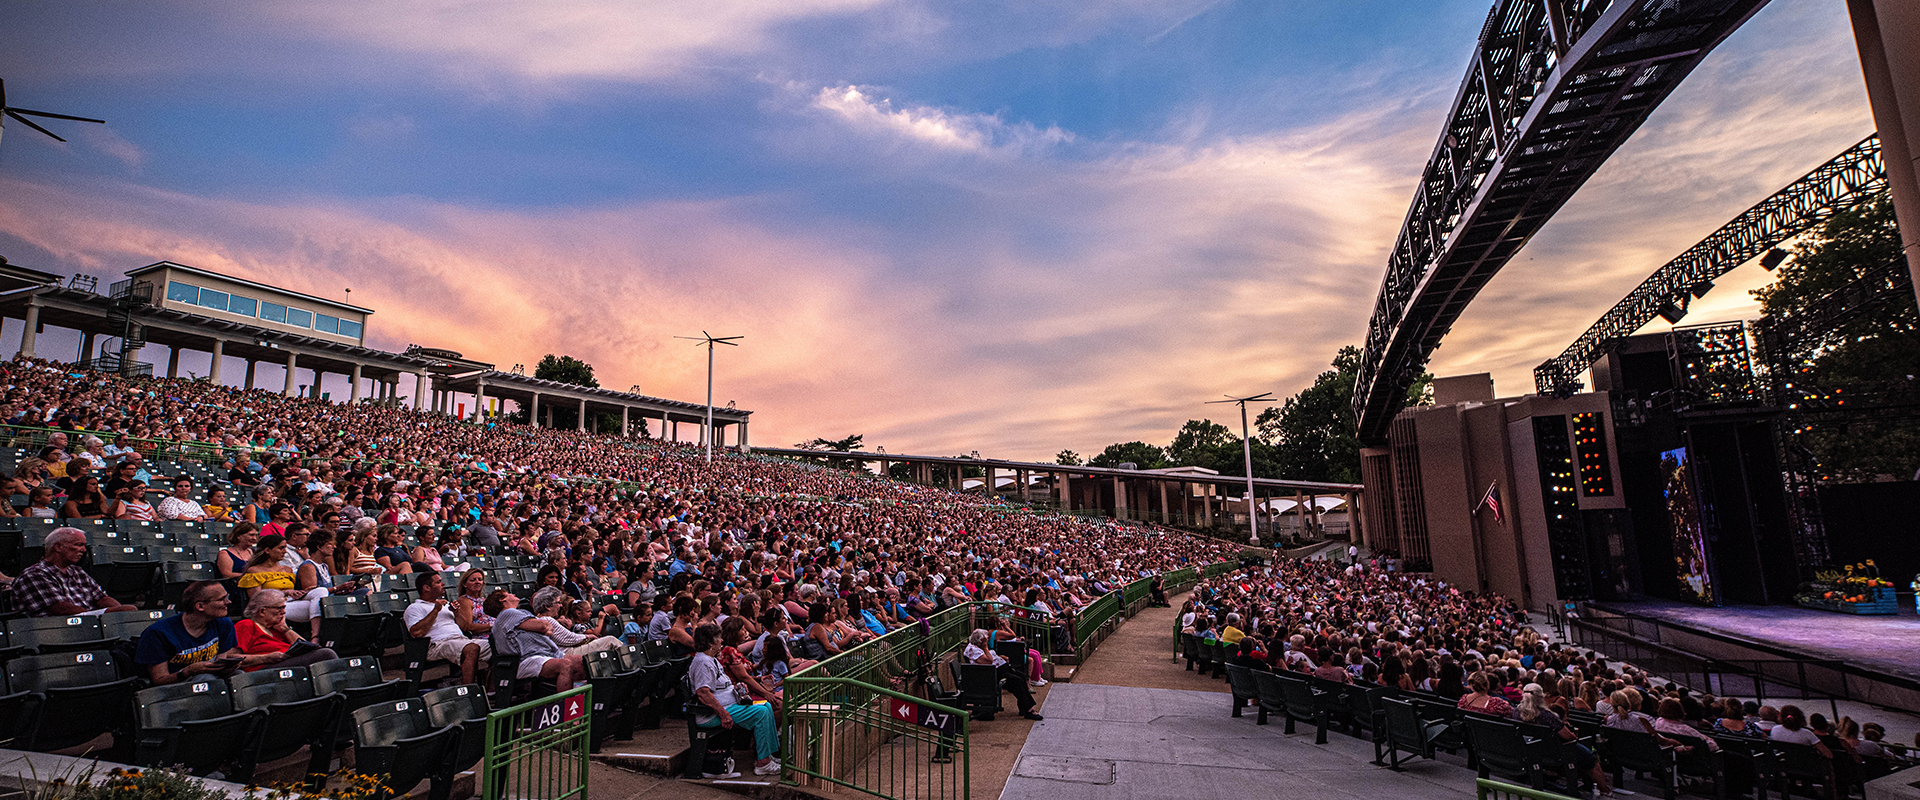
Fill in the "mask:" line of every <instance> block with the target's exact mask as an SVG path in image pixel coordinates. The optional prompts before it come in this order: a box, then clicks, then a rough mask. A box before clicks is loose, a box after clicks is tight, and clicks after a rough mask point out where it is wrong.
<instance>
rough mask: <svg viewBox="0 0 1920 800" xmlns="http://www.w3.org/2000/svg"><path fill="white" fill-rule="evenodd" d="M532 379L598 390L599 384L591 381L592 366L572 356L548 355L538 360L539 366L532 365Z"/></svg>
mask: <svg viewBox="0 0 1920 800" xmlns="http://www.w3.org/2000/svg"><path fill="white" fill-rule="evenodd" d="M533 377H535V378H538V379H540V380H543V381H553V382H555V383H567V384H572V385H574V386H586V387H590V388H594V389H598V388H600V382H599V381H597V380H594V379H593V365H592V364H589V363H587V362H585V361H581V360H580V359H577V358H574V357H573V356H555V355H554V354H552V353H548V354H547V355H546V356H545V357H543V358H541V359H540V363H539V364H536V365H534V367H533Z"/></svg>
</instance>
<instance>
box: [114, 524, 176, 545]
mask: <svg viewBox="0 0 1920 800" xmlns="http://www.w3.org/2000/svg"><path fill="white" fill-rule="evenodd" d="M112 529H113V531H114V532H115V533H116V534H117V535H119V536H122V537H125V538H127V539H129V540H132V539H139V538H161V539H165V538H167V535H166V533H167V529H166V527H165V523H160V522H155V521H153V520H150V519H116V520H114V521H113V524H112Z"/></svg>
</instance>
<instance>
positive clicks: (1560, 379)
mask: <svg viewBox="0 0 1920 800" xmlns="http://www.w3.org/2000/svg"><path fill="white" fill-rule="evenodd" d="M1886 190H1887V170H1886V163H1885V161H1884V160H1883V159H1882V157H1881V154H1880V137H1878V136H1868V137H1867V138H1865V139H1863V140H1861V141H1860V143H1859V144H1856V145H1854V146H1852V147H1849V148H1847V149H1846V150H1845V151H1844V152H1842V153H1841V154H1840V155H1837V156H1834V157H1833V160H1831V161H1828V162H1827V163H1825V164H1821V165H1820V166H1819V167H1817V168H1815V169H1814V170H1813V171H1812V172H1809V173H1807V174H1806V175H1805V176H1802V177H1801V178H1800V179H1799V180H1797V181H1794V182H1793V183H1790V184H1787V187H1786V188H1784V189H1781V190H1780V191H1778V192H1775V193H1774V194H1773V196H1772V197H1768V198H1767V199H1765V200H1762V201H1760V202H1759V203H1757V204H1755V205H1754V207H1752V208H1749V209H1747V210H1746V211H1745V212H1742V213H1741V214H1740V215H1739V216H1737V217H1734V218H1733V219H1732V221H1730V222H1728V223H1727V224H1725V225H1722V226H1720V229H1719V230H1717V231H1714V232H1713V234H1712V235H1710V236H1708V237H1707V238H1705V239H1702V240H1700V243H1699V244H1696V245H1694V246H1692V247H1689V248H1687V251H1686V252H1684V253H1681V254H1680V255H1678V256H1676V257H1674V259H1673V260H1672V261H1669V262H1667V263H1666V264H1665V265H1663V266H1661V267H1660V268H1659V269H1657V270H1655V271H1654V273H1653V275H1652V276H1650V277H1648V278H1647V279H1646V281H1645V282H1643V283H1641V284H1640V285H1639V286H1638V287H1636V288H1635V289H1634V290H1633V291H1632V292H1630V293H1628V294H1627V296H1626V298H1624V299H1622V300H1621V301H1620V302H1619V303H1618V304H1616V305H1614V307H1613V308H1612V309H1610V310H1609V311H1607V313H1606V314H1605V315H1603V316H1601V317H1600V320H1599V321H1598V322H1595V323H1593V327H1590V328H1588V329H1587V332H1586V333H1583V334H1580V338H1579V339H1576V340H1574V342H1573V344H1572V345H1569V346H1568V347H1567V350H1566V352H1564V353H1561V354H1560V355H1559V356H1558V357H1556V358H1553V359H1550V360H1548V361H1547V362H1546V363H1543V364H1541V365H1540V366H1538V367H1535V368H1534V370H1533V383H1534V388H1536V389H1537V390H1539V392H1540V393H1541V394H1556V393H1557V394H1570V393H1572V392H1574V391H1578V390H1579V388H1580V373H1582V372H1584V371H1586V369H1587V368H1588V367H1590V366H1593V360H1594V359H1595V358H1597V357H1599V355H1600V351H1601V349H1602V348H1604V347H1605V346H1606V345H1607V343H1608V342H1611V341H1613V340H1615V339H1618V338H1620V337H1623V336H1631V335H1633V332H1634V331H1637V330H1640V328H1641V326H1643V325H1646V324H1647V323H1649V322H1652V321H1653V319H1654V317H1656V316H1659V314H1660V310H1661V308H1662V307H1664V306H1665V305H1666V304H1667V303H1669V302H1671V303H1675V304H1676V305H1679V306H1680V307H1682V308H1684V307H1685V306H1684V304H1685V302H1686V298H1687V297H1688V296H1689V293H1690V292H1694V290H1695V288H1696V287H1700V286H1702V285H1706V284H1711V283H1712V282H1713V280H1714V279H1716V278H1719V277H1720V276H1722V275H1725V274H1727V273H1728V272H1731V271H1732V270H1733V268H1735V267H1738V266H1740V265H1741V264H1745V263H1747V262H1748V261H1751V260H1753V259H1754V258H1755V257H1757V256H1759V255H1761V254H1762V253H1765V252H1767V251H1768V250H1769V249H1771V248H1773V247H1775V246H1778V245H1780V244H1781V243H1783V242H1786V241H1787V240H1788V239H1792V238H1793V237H1795V236H1799V235H1800V234H1802V233H1805V232H1807V231H1808V230H1811V229H1812V228H1813V227H1814V226H1816V225H1819V224H1821V223H1823V222H1826V221H1827V220H1828V219H1831V218H1832V217H1833V215H1834V214H1837V213H1839V212H1841V211H1845V210H1848V209H1852V208H1857V207H1859V206H1861V205H1864V204H1865V203H1867V202H1868V201H1870V200H1872V199H1873V198H1874V197H1877V196H1879V195H1880V194H1881V193H1883V192H1885V191H1886ZM1782 255H1783V256H1784V254H1782ZM1769 268H1771V265H1769ZM1698 295H1699V293H1697V292H1694V293H1693V295H1692V296H1698Z"/></svg>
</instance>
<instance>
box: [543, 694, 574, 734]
mask: <svg viewBox="0 0 1920 800" xmlns="http://www.w3.org/2000/svg"><path fill="white" fill-rule="evenodd" d="M586 713H587V698H586V697H585V696H584V695H577V694H576V695H571V696H569V697H564V698H561V699H559V700H556V701H554V702H552V703H549V704H547V705H545V706H542V707H541V708H540V709H538V710H537V711H535V712H534V716H533V729H534V730H536V731H543V730H546V729H548V728H551V727H553V726H555V725H558V724H560V723H562V722H569V721H572V720H576V719H579V718H580V717H582V716H584V715H585V714H586Z"/></svg>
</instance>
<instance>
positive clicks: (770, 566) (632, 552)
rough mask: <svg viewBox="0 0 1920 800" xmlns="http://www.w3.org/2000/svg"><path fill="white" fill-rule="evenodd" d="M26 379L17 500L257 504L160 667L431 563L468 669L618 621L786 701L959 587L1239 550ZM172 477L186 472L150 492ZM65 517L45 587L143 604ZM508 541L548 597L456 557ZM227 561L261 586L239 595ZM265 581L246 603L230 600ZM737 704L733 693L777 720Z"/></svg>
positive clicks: (182, 664)
mask: <svg viewBox="0 0 1920 800" xmlns="http://www.w3.org/2000/svg"><path fill="white" fill-rule="evenodd" d="M0 386H4V390H3V391H0V424H3V425H8V426H13V429H12V430H13V433H12V437H13V442H14V444H15V446H20V445H21V444H25V443H33V442H38V441H40V440H41V437H38V436H36V434H35V431H36V430H39V431H40V432H41V433H44V429H54V432H53V433H52V434H51V435H49V436H44V441H45V444H44V445H43V446H41V447H40V448H39V449H38V450H37V451H36V452H35V453H34V455H33V456H32V457H29V458H26V459H24V460H23V461H21V462H20V464H19V465H18V467H17V468H16V469H15V472H14V474H13V475H12V476H11V477H9V478H7V479H6V481H7V486H6V487H5V488H6V490H7V491H6V493H7V494H19V495H25V496H27V497H28V498H29V503H28V505H27V507H26V508H25V509H24V510H22V509H18V508H15V507H14V506H12V505H9V504H4V503H0V516H3V515H9V514H14V515H18V514H25V515H30V516H44V517H51V518H59V517H64V518H68V519H121V520H152V519H159V520H222V521H227V522H232V523H235V525H234V526H233V527H232V532H231V534H230V535H229V536H228V540H227V542H226V546H225V547H224V548H222V549H221V550H220V552H219V554H218V557H217V558H216V559H215V562H214V567H215V569H216V571H217V574H218V577H219V579H220V581H222V582H224V584H223V583H221V582H213V583H209V584H206V585H205V586H202V585H200V584H196V585H195V587H193V588H191V589H190V590H189V591H188V592H187V593H186V596H185V597H184V599H183V600H182V602H181V603H180V610H181V611H182V612H183V613H182V614H181V615H180V616H179V617H177V618H174V620H176V621H170V622H169V624H168V625H167V627H166V629H165V632H164V633H160V634H157V636H158V637H159V639H162V640H164V641H156V642H155V643H153V644H152V645H151V646H149V643H148V642H147V641H145V640H144V639H143V640H142V642H141V655H140V663H141V664H142V665H143V666H145V667H150V668H153V669H154V670H155V672H154V679H155V680H161V676H162V674H163V673H164V675H166V676H170V677H171V678H172V679H177V678H178V677H179V676H180V675H181V674H182V673H186V672H187V671H188V670H189V669H194V670H206V669H212V668H213V667H208V666H193V665H195V664H200V663H202V662H211V661H221V662H222V663H223V664H226V665H227V666H228V667H231V668H249V667H254V666H261V665H264V664H266V663H274V661H275V660H277V659H285V658H289V657H310V656H311V654H312V653H313V650H312V649H311V648H310V647H303V646H302V645H301V644H300V643H301V642H303V641H305V640H306V638H307V637H312V636H313V635H314V634H315V633H316V632H317V629H318V624H319V618H320V616H321V615H320V614H319V613H318V605H319V601H320V600H321V599H322V598H324V597H327V596H329V595H330V594H339V593H352V592H358V591H361V590H363V589H364V588H366V585H367V578H369V577H371V576H377V575H405V576H409V577H408V578H406V579H404V580H407V581H408V582H409V583H412V584H413V585H414V586H415V587H416V589H417V591H418V599H417V600H416V601H415V602H414V603H413V605H412V606H411V607H410V608H408V609H407V610H406V613H405V622H406V624H407V626H408V629H409V632H410V633H412V634H414V635H416V636H421V637H425V638H428V639H430V640H431V642H432V648H433V650H432V654H433V655H434V656H435V657H439V658H444V659H446V660H448V661H450V662H453V663H456V664H458V665H459V670H460V672H461V673H462V678H463V680H473V679H475V678H476V675H475V673H476V671H477V670H479V669H481V668H483V667H484V665H485V664H486V663H487V660H488V658H489V656H490V655H491V654H492V652H494V651H495V650H501V651H504V652H509V653H512V654H515V655H518V656H520V658H521V660H520V666H519V672H520V674H521V675H522V676H523V677H533V676H543V677H546V678H549V679H552V680H553V681H554V682H555V683H556V684H557V685H559V686H560V687H562V688H565V687H567V686H569V685H571V684H572V683H573V682H575V681H578V680H581V679H582V677H583V675H584V671H583V664H582V658H583V657H584V656H586V655H588V654H590V653H592V652H594V650H595V649H604V648H606V647H608V646H611V645H617V644H618V643H619V642H620V641H621V640H622V639H626V640H629V641H638V640H642V639H658V640H665V641H666V642H668V643H669V645H670V647H671V648H672V653H673V655H675V656H685V655H690V654H694V653H699V654H701V655H703V656H707V657H710V658H711V659H712V660H713V661H714V662H715V663H714V665H712V668H707V669H703V670H702V671H701V672H700V673H699V675H700V676H701V678H702V680H703V681H704V684H703V691H702V693H701V698H702V701H703V702H705V701H706V699H707V698H708V697H709V695H715V696H721V699H727V698H728V697H731V699H734V700H743V699H745V698H748V697H759V698H760V699H762V700H765V701H769V702H777V701H778V694H779V693H778V685H779V681H780V680H781V678H782V677H784V675H785V674H787V673H789V672H791V671H793V670H795V669H800V668H804V666H805V665H806V664H807V663H809V662H811V661H818V660H821V659H825V658H829V657H831V656H833V655H834V654H837V653H839V652H841V651H843V650H845V649H847V648H850V647H853V646H855V645H857V644H858V643H860V642H862V641H865V640H867V639H870V638H873V637H875V636H879V635H883V634H885V633H886V632H888V631H890V630H893V629H896V628H898V627H901V626H903V625H906V624H910V623H912V622H913V621H914V620H916V619H920V618H925V617H927V616H930V615H932V614H934V613H936V612H938V611H940V610H942V609H945V608H948V607H951V606H953V605H956V604H960V603H965V602H969V601H974V600H994V601H999V602H1004V603H1010V604H1014V605H1018V606H1022V607H1024V608H1026V609H1029V610H1030V613H1031V614H1033V615H1036V616H1038V617H1039V618H1041V619H1053V620H1065V619H1068V618H1071V617H1072V616H1073V615H1074V614H1075V613H1076V612H1077V611H1078V610H1079V609H1081V608H1083V607H1085V606H1087V605H1088V604H1090V603H1092V602H1093V601H1094V600H1095V599H1097V598H1098V597H1099V596H1100V595H1102V594H1104V593H1106V592H1109V591H1114V590H1116V589H1118V587H1120V586H1121V585H1123V584H1125V583H1128V582H1131V581H1134V580H1137V579H1139V578H1141V577H1143V576H1148V575H1153V574H1157V573H1160V572H1163V571H1167V570H1172V569H1178V568H1181V567H1186V566H1195V565H1199V564H1205V563H1212V562H1216V561H1220V560H1224V559H1227V558H1231V557H1232V556H1234V555H1235V554H1236V553H1237V548H1235V547H1233V546H1231V545H1225V544H1222V543H1218V542H1213V541H1210V540H1207V539H1203V538H1198V537H1191V536H1187V535H1184V534H1177V533H1170V532H1166V531H1161V530H1157V529H1150V528H1146V527H1140V526H1132V525H1126V524H1120V523H1116V522H1112V521H1089V520H1083V519H1080V518H1076V517H1073V516H1068V515H1060V514H1051V513H1041V512H1034V511H1031V510H1027V509H1023V508H1018V507H1014V506H1012V505H1009V504H1007V503H1004V502H1001V501H999V500H997V499H991V498H985V497H981V496H979V495H974V494H965V493H960V492H953V491H948V490H944V489H938V488H933V487H927V486H920V485H915V484H909V483H903V482H897V481H893V480H890V479H886V478H881V477H878V476H874V475H870V474H867V473H864V472H853V471H848V470H840V469H829V468H824V467H817V466H813V465H807V464H800V463H796V462H792V461H785V460H779V459H772V458H764V457H758V456H752V455H746V454H740V453H729V454H725V455H723V456H722V457H718V458H715V459H714V460H713V461H712V462H711V463H709V462H707V461H706V460H705V459H703V458H702V457H700V451H699V450H698V449H696V448H694V447H691V446H688V445H685V444H678V443H672V442H664V441H659V440H653V439H645V438H639V437H635V438H623V437H612V436H602V435H595V434H588V433H583V432H576V431H571V430H554V429H548V428H539V427H529V426H525V425H518V424H512V423H507V422H501V421H488V422H484V423H477V422H474V421H470V420H458V419H454V418H451V417H448V416H446V415H442V414H434V413H425V412H420V411H414V410H410V409H406V408H402V407H399V406H397V405H390V404H377V403H355V404H350V405H342V404H334V403H330V402H326V401H322V400H315V399H309V398H290V397H286V396H283V395H281V394H278V393H275V392H268V391H263V390H248V389H240V388H236V387H230V386H219V385H214V384H211V383H208V382H204V381H193V380H172V379H122V378H120V377H117V376H110V375H101V374H97V373H91V372H81V371H76V370H74V369H73V368H71V367H70V366H68V365H64V364H59V363H55V362H49V361H43V360H35V359H16V360H14V361H10V362H6V363H4V364H0ZM156 458H164V459H168V460H177V459H192V460H196V461H200V462H201V463H207V464H210V465H211V467H212V470H213V474H214V475H215V476H217V477H219V478H223V479H224V480H223V481H218V482H215V484H214V485H212V486H200V485H196V483H195V481H194V480H193V479H191V478H186V477H180V478H176V479H172V480H167V481H162V482H160V483H159V485H158V486H156V480H155V477H154V475H153V473H152V472H151V471H150V470H149V467H150V466H151V464H150V462H151V461H153V460H154V459H156ZM162 471H163V472H166V470H162ZM149 490H153V491H156V492H158V491H164V492H166V493H167V494H166V497H165V498H164V499H161V500H159V501H158V502H149V501H148V492H149ZM197 492H204V494H200V493H197ZM196 498H199V499H196ZM409 539H411V540H412V541H413V542H414V544H413V545H412V546H409V544H408V540H409ZM48 545H49V546H48V549H47V554H48V557H47V560H46V561H45V562H41V563H38V564H35V565H34V566H33V567H31V568H29V569H28V570H27V571H26V573H25V574H23V575H22V576H20V578H19V579H18V580H14V581H13V586H12V592H13V596H14V598H15V599H16V601H17V602H18V603H19V605H20V607H22V608H25V609H27V610H28V611H29V613H33V614H54V613H62V614H71V613H83V612H100V611H106V610H112V609H118V608H121V607H122V606H123V604H122V603H120V602H119V601H118V600H115V599H114V598H111V597H107V596H106V593H105V592H104V591H101V589H100V587H99V586H98V584H96V583H94V582H93V581H92V579H91V578H89V577H88V576H87V574H86V572H85V571H84V570H83V569H81V568H80V567H78V566H77V564H78V562H79V561H80V560H81V558H82V557H83V556H84V555H85V552H86V546H87V542H86V540H85V534H84V533H82V532H81V531H79V530H75V529H68V530H67V531H65V532H62V533H61V534H59V535H58V537H50V538H49V540H48ZM506 553H518V554H522V555H524V556H528V557H532V558H535V559H538V561H539V562H540V563H541V564H543V565H544V566H543V567H542V568H541V571H540V575H539V578H538V581H537V582H538V584H539V588H538V591H536V592H535V593H534V594H533V595H532V597H531V599H529V600H527V601H526V603H525V606H524V607H521V602H520V598H519V597H516V596H514V595H512V594H509V593H507V592H505V591H498V590H496V591H491V592H489V591H487V586H486V581H485V576H484V575H483V574H480V573H478V572H477V571H467V572H464V573H463V575H464V577H463V578H462V579H461V580H460V586H458V587H449V586H446V585H444V584H443V582H442V578H441V576H440V573H441V572H442V571H445V570H457V569H461V568H462V566H463V565H466V564H468V560H469V559H471V558H474V557H477V556H484V555H502V554H506ZM0 578H4V576H0ZM223 586H225V587H229V588H230V589H231V590H232V591H233V592H235V593H234V594H232V595H228V594H224V593H222V595H221V597H219V598H215V597H214V594H216V592H215V589H219V588H222V587H223ZM209 587H211V588H209ZM241 600H244V602H245V603H246V606H247V611H246V613H245V616H246V619H245V621H244V622H243V624H242V626H241V628H240V629H236V628H235V626H234V625H233V624H232V623H231V622H221V621H216V620H225V619H227V614H228V612H229V611H230V610H231V609H230V608H228V606H229V604H231V603H233V602H238V601H241ZM616 603H617V604H618V605H619V606H622V607H625V608H628V609H631V611H630V612H629V613H625V614H622V613H619V612H617V611H615V610H614V606H615V604H616ZM302 626H304V627H305V630H306V634H307V637H302V636H301V635H300V633H297V632H296V630H297V629H298V628H300V627H302ZM307 644H308V645H310V644H311V643H310V642H308V643H307ZM289 651H293V652H296V653H298V655H296V656H288V655H287V653H288V652H289ZM696 660H698V659H696ZM701 663H702V664H704V663H705V662H704V661H702V662H701ZM1036 680H1037V676H1036ZM722 689H724V690H725V691H721V690H722ZM729 707H730V704H728V703H719V704H718V706H717V707H716V708H715V709H714V710H715V712H716V713H715V715H714V716H716V717H718V718H720V719H721V720H722V721H723V723H725V724H729V725H730V724H732V721H743V722H744V723H745V724H754V723H753V720H754V719H756V717H755V716H754V714H753V712H747V713H746V714H745V715H744V716H743V715H742V714H738V713H734V712H732V711H728V710H727V709H728V708H729ZM1023 710H1025V709H1023ZM756 766H757V767H759V768H765V766H766V765H765V764H759V765H756Z"/></svg>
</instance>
